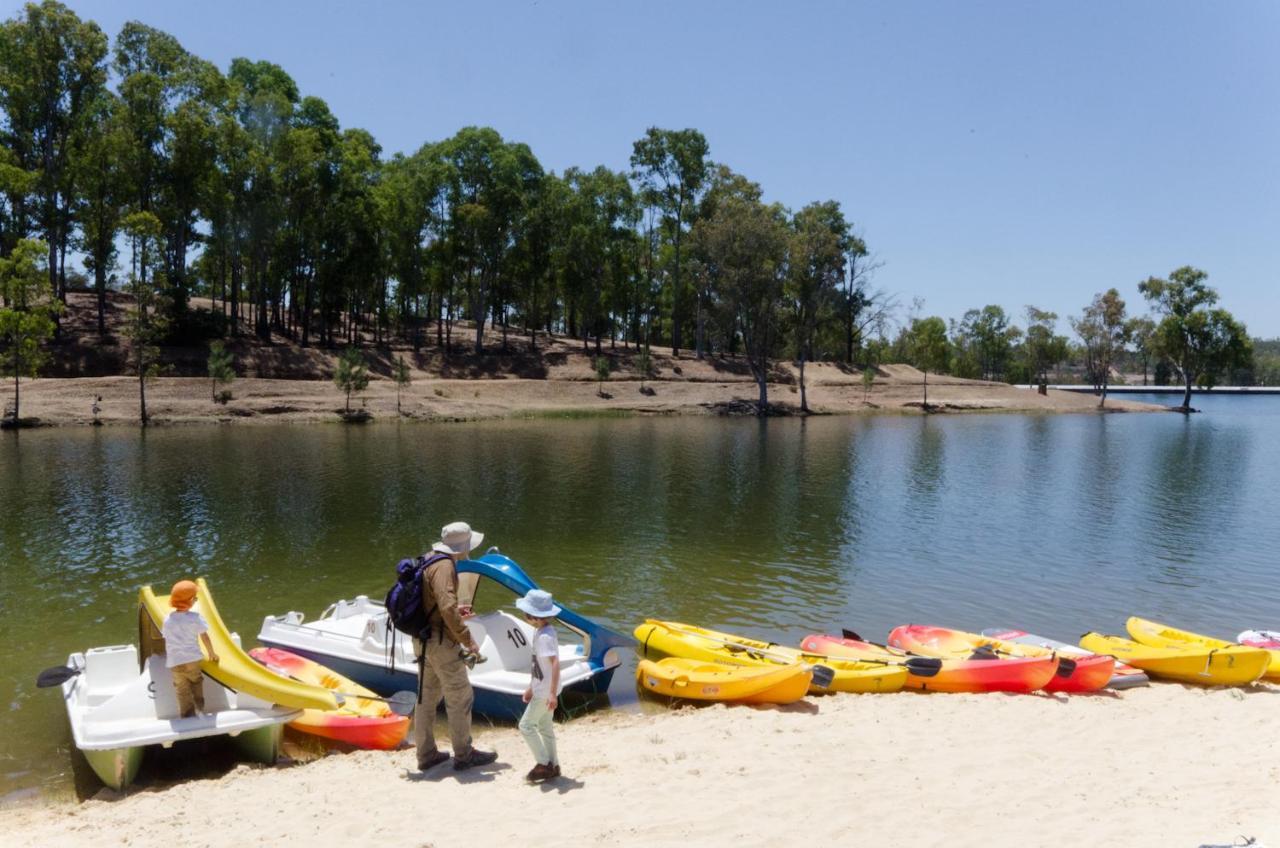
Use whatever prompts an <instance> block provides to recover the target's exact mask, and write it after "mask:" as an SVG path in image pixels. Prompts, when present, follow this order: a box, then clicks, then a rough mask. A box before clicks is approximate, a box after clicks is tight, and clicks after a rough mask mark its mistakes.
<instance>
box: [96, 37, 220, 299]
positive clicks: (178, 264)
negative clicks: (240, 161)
mask: <svg viewBox="0 0 1280 848" xmlns="http://www.w3.org/2000/svg"><path fill="white" fill-rule="evenodd" d="M114 69H115V72H116V74H117V75H118V76H119V77H120V84H119V91H120V99H121V101H122V107H123V108H122V120H123V123H124V126H125V128H126V132H127V135H128V137H129V141H130V144H129V149H128V151H127V153H126V155H125V157H124V162H125V171H126V173H127V175H128V178H129V180H130V183H131V185H132V187H133V200H132V203H131V208H132V209H133V210H134V211H137V212H147V213H150V214H152V215H154V216H155V217H156V220H157V221H159V222H160V226H161V231H160V234H159V235H160V236H162V237H163V238H162V243H163V245H164V250H163V251H161V252H160V253H157V254H155V258H157V259H160V260H161V261H163V264H164V267H165V272H166V274H165V276H166V278H167V280H168V285H169V291H168V293H167V295H168V297H167V300H168V308H169V309H170V310H171V311H172V313H173V317H174V318H177V319H178V320H181V319H182V318H183V316H184V315H185V312H186V309H187V301H188V298H189V295H190V291H189V282H188V279H187V254H188V252H189V250H190V248H191V247H192V246H194V245H195V243H196V242H197V241H198V240H199V228H198V226H197V223H198V217H199V216H198V213H199V211H200V209H201V207H202V206H203V205H205V202H204V197H203V194H204V192H205V191H206V190H207V189H208V187H209V183H210V178H211V177H212V175H213V171H214V168H215V164H216V159H217V143H218V137H217V113H216V110H217V108H218V107H219V106H220V105H221V101H223V100H224V99H225V98H226V96H227V91H226V85H225V80H224V79H223V77H222V75H221V74H220V73H219V72H218V70H217V69H216V68H215V67H214V66H213V65H211V64H210V63H208V62H206V61H204V60H202V59H199V58H197V57H196V56H194V55H192V54H191V53H188V52H187V51H186V49H184V48H183V47H182V45H181V44H180V43H179V42H178V40H177V39H176V38H174V37H173V36H172V35H170V34H168V33H166V32H162V31H160V30H158V29H155V28H153V27H149V26H146V25H144V24H141V23H138V22H136V21H130V22H128V23H126V24H125V25H124V27H123V28H122V29H121V31H120V34H119V36H117V37H116V43H115V60H114ZM138 254H139V255H140V256H141V257H142V261H143V262H149V261H152V256H153V252H152V251H151V250H148V249H146V245H145V244H144V245H143V246H142V249H140V250H139V251H138ZM141 276H145V273H142V274H141Z"/></svg>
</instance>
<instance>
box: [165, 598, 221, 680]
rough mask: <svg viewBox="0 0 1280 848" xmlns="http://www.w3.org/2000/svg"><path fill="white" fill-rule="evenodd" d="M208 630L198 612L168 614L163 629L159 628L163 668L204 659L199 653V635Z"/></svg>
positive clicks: (176, 611) (187, 611) (175, 611)
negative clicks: (161, 638)
mask: <svg viewBox="0 0 1280 848" xmlns="http://www.w3.org/2000/svg"><path fill="white" fill-rule="evenodd" d="M208 630H209V625H207V624H205V623H204V618H203V617H202V616H201V615H200V613H198V612H191V611H190V610H174V611H173V612H171V613H169V617H168V618H166V619H165V620H164V627H162V628H160V632H161V633H163V634H164V651H165V660H164V666H165V668H173V667H174V666H175V665H182V664H183V663H189V662H200V660H202V659H204V654H202V653H200V634H201V633H206V632H208Z"/></svg>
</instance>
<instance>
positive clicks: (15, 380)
mask: <svg viewBox="0 0 1280 848" xmlns="http://www.w3.org/2000/svg"><path fill="white" fill-rule="evenodd" d="M21 367H22V360H21V358H20V357H19V355H18V346H17V345H14V348H13V423H14V424H17V423H18V418H19V417H21V416H20V415H19V413H20V412H21V410H20V409H19V406H20V402H21V397H20V396H19V394H18V390H19V377H18V369H19V368H21Z"/></svg>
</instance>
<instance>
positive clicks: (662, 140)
mask: <svg viewBox="0 0 1280 848" xmlns="http://www.w3.org/2000/svg"><path fill="white" fill-rule="evenodd" d="M709 153H710V148H709V147H708V145H707V139H706V137H705V136H703V134H702V133H700V132H698V131H697V130H695V129H684V130H664V129H659V128H658V127H649V129H648V130H646V131H645V135H644V138H641V139H639V140H637V141H636V142H635V143H634V144H633V145H632V152H631V167H632V169H633V175H634V177H635V178H636V180H637V181H638V182H639V183H640V187H641V189H642V196H643V198H644V200H645V202H646V203H648V204H649V205H651V206H655V207H657V208H658V209H659V210H661V212H662V215H663V219H664V223H665V225H666V229H667V231H668V233H669V234H670V237H671V243H672V247H673V249H674V263H673V268H674V273H673V276H672V283H671V348H672V352H673V353H674V354H675V355H676V356H679V355H680V348H681V342H682V338H683V337H682V335H681V330H682V327H683V321H684V320H685V318H684V300H685V292H684V280H683V278H682V277H681V264H680V263H681V255H680V248H681V243H682V241H683V239H684V229H685V226H686V225H688V224H689V223H690V218H691V217H692V215H693V213H694V210H695V208H696V204H697V202H698V196H699V194H700V192H701V191H702V187H703V184H704V182H705V181H706V178H707V172H708V169H709V167H710V162H709V161H708V155H709ZM703 306H704V304H702V303H701V298H700V299H699V310H700V311H699V316H698V317H699V320H698V335H697V340H696V348H697V356H698V358H699V359H701V358H702V354H703V350H702V342H703V332H702V330H703V320H702V311H701V310H702V307H703Z"/></svg>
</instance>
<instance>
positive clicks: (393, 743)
mask: <svg viewBox="0 0 1280 848" xmlns="http://www.w3.org/2000/svg"><path fill="white" fill-rule="evenodd" d="M249 656H251V657H253V658H254V659H255V660H257V661H258V662H260V663H262V664H263V665H264V666H266V667H267V668H269V669H271V670H272V671H274V672H276V673H277V674H281V675H284V676H285V677H291V678H293V679H295V680H301V681H303V682H304V683H310V684H312V685H314V686H323V687H324V688H325V689H328V690H330V691H331V692H335V693H338V694H341V695H343V696H345V697H344V698H343V702H342V704H341V705H340V706H339V707H338V708H337V709H336V710H303V711H302V715H301V717H299V718H297V719H295V720H293V721H291V722H289V726H290V727H292V728H293V729H294V730H297V731H298V732H299V733H309V734H311V735H312V736H320V737H323V738H325V739H333V740H335V741H338V742H345V743H346V744H348V745H354V746H355V747H357V748H370V749H374V750H383V751H386V750H390V749H392V748H395V747H397V746H399V744H400V743H401V742H403V741H404V737H405V734H407V733H408V732H409V717H408V716H402V715H396V714H395V713H394V712H392V710H391V708H390V707H389V706H387V704H386V702H385V701H382V700H380V699H378V696H377V695H376V694H374V693H373V692H370V691H369V690H368V689H366V688H364V687H363V686H361V685H360V684H359V683H356V682H354V681H352V680H348V679H347V678H345V677H343V676H342V675H340V674H338V673H337V672H335V671H331V670H329V669H328V668H325V667H324V666H322V665H320V663H318V662H315V661H314V660H309V659H307V658H306V657H300V656H298V655H297V654H294V653H291V652H289V651H286V650H283V649H281V648H254V649H253V650H251V651H250V652H249ZM352 696H355V697H352Z"/></svg>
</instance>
